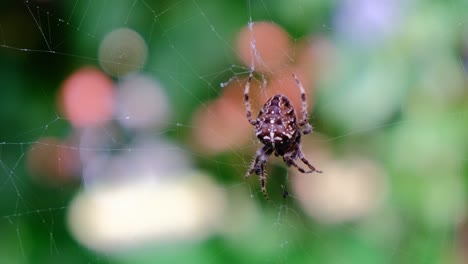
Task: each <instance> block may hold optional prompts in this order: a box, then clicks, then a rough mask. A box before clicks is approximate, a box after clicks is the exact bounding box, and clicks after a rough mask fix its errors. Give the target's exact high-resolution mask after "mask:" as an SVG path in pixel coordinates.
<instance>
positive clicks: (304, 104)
mask: <svg viewBox="0 0 468 264" xmlns="http://www.w3.org/2000/svg"><path fill="white" fill-rule="evenodd" d="M292 76H293V78H294V80H295V81H296V84H297V86H298V87H299V90H300V91H301V101H302V119H301V121H299V126H301V127H302V126H304V125H305V128H304V130H303V131H302V133H304V135H307V134H310V133H311V132H312V126H311V125H310V124H309V122H308V121H307V120H308V118H309V116H308V114H307V100H306V93H305V90H304V86H302V83H301V81H299V79H298V78H297V76H296V74H294V73H293V74H292Z"/></svg>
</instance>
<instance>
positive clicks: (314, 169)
mask: <svg viewBox="0 0 468 264" xmlns="http://www.w3.org/2000/svg"><path fill="white" fill-rule="evenodd" d="M298 155H299V158H300V159H301V160H302V162H304V164H305V165H307V167H309V168H310V169H311V172H314V171H315V172H317V173H322V171H321V170H317V169H316V168H315V167H314V166H313V165H312V164H310V162H309V161H308V160H307V159H306V158H305V157H304V154H303V153H302V151H300V150H299V151H298Z"/></svg>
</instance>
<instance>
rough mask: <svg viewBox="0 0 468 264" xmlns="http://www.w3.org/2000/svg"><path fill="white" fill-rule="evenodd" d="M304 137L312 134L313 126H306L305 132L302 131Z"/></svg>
mask: <svg viewBox="0 0 468 264" xmlns="http://www.w3.org/2000/svg"><path fill="white" fill-rule="evenodd" d="M302 133H303V134H304V135H307V134H310V133H312V126H311V125H310V124H309V123H306V124H305V127H304V130H302Z"/></svg>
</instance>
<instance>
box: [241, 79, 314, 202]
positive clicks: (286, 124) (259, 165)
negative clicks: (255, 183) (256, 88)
mask: <svg viewBox="0 0 468 264" xmlns="http://www.w3.org/2000/svg"><path fill="white" fill-rule="evenodd" d="M292 77H293V78H294V80H295V81H296V84H297V86H298V87H299V90H300V92H301V100H302V119H301V120H300V121H299V120H298V118H297V116H296V112H295V110H294V107H293V106H292V104H291V102H290V101H289V99H288V98H287V97H286V96H284V95H282V94H277V95H274V96H273V97H271V98H270V99H268V101H267V102H266V103H265V104H264V105H263V107H262V109H261V110H260V113H259V114H258V117H257V119H255V120H254V119H252V113H251V110H250V102H249V89H250V83H251V81H252V78H253V71H251V72H250V75H249V80H248V81H247V84H246V85H245V91H244V102H245V108H246V111H247V120H248V121H249V123H250V124H252V125H253V126H255V135H256V136H257V138H258V139H259V140H260V142H261V143H262V144H263V147H261V148H260V149H259V150H258V151H257V154H256V155H255V159H254V161H253V162H252V164H251V165H250V167H249V170H248V171H247V174H246V175H245V178H248V177H249V176H250V175H251V174H252V173H254V172H255V174H257V175H259V177H260V183H261V186H262V192H263V195H265V198H266V199H267V200H268V199H269V198H268V195H267V191H266V175H265V165H266V161H267V159H268V157H269V156H270V155H271V154H272V153H274V154H275V156H282V157H283V161H284V163H285V164H286V166H288V167H290V166H291V165H292V166H294V167H296V168H297V169H298V170H299V171H300V172H302V173H312V172H314V171H315V172H318V173H321V172H322V171H320V170H317V169H316V168H315V167H314V166H313V165H312V164H310V162H309V161H308V160H307V159H306V158H305V156H304V154H303V153H302V151H301V131H300V129H301V128H303V129H302V133H303V134H304V135H307V134H309V133H311V132H312V126H311V125H310V124H309V123H308V121H307V119H308V115H307V101H306V95H305V91H304V87H303V86H302V84H301V82H300V81H299V79H298V78H297V77H296V75H295V74H294V73H293V74H292ZM298 158H299V159H300V160H301V161H302V162H303V163H304V164H305V165H307V167H309V169H310V170H308V171H306V170H304V169H303V168H301V167H299V166H298V165H297V164H296V162H295V160H296V159H298Z"/></svg>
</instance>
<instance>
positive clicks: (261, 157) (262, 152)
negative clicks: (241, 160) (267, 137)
mask: <svg viewBox="0 0 468 264" xmlns="http://www.w3.org/2000/svg"><path fill="white" fill-rule="evenodd" d="M272 153H273V149H272V148H270V147H267V146H263V147H262V148H261V149H259V150H258V151H257V154H256V155H255V159H254V161H253V162H252V164H251V165H250V168H249V170H248V171H247V174H246V175H245V178H248V177H249V176H250V175H251V174H252V173H253V172H255V174H257V175H259V178H260V185H261V187H262V192H263V195H264V196H265V198H266V199H267V200H269V199H270V198H268V195H267V190H266V175H265V164H266V161H267V159H268V157H269V156H270V155H271V154H272Z"/></svg>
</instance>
